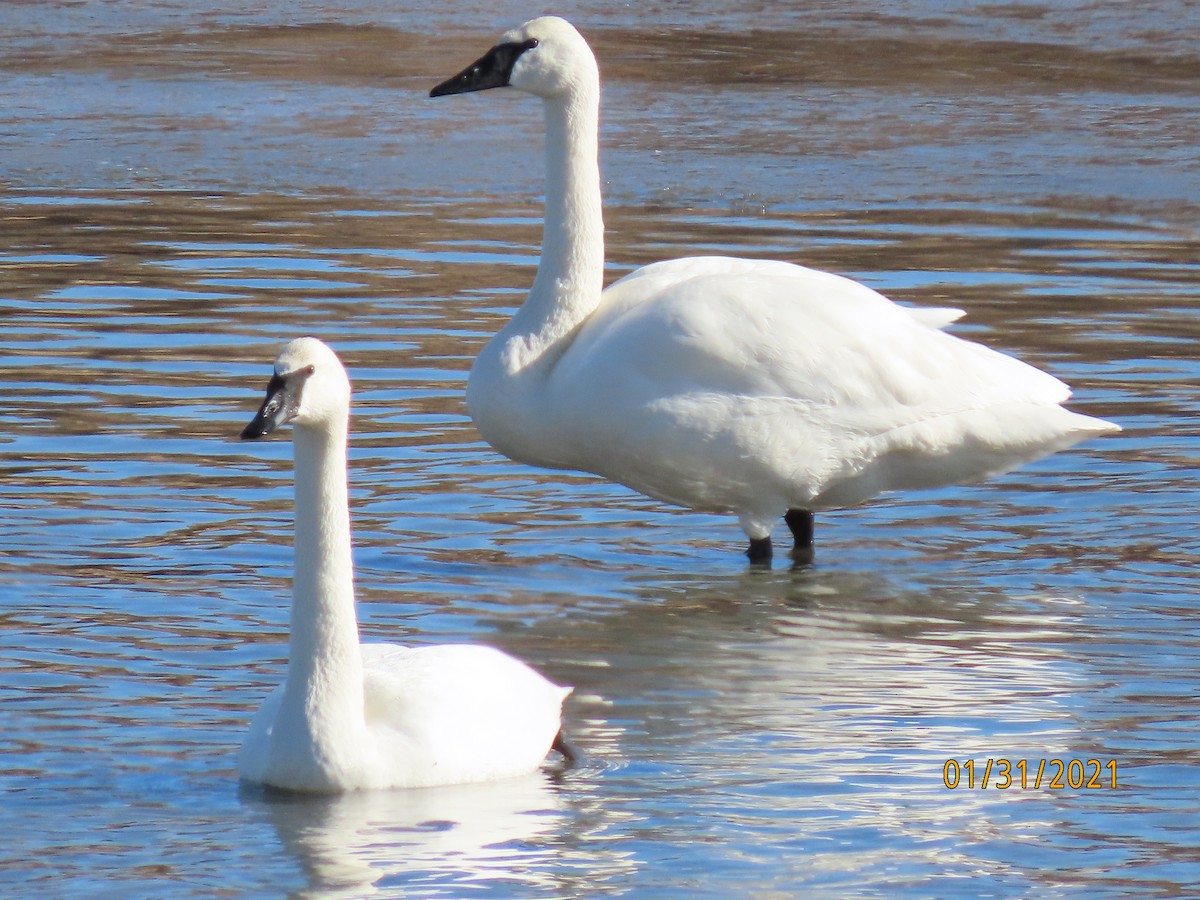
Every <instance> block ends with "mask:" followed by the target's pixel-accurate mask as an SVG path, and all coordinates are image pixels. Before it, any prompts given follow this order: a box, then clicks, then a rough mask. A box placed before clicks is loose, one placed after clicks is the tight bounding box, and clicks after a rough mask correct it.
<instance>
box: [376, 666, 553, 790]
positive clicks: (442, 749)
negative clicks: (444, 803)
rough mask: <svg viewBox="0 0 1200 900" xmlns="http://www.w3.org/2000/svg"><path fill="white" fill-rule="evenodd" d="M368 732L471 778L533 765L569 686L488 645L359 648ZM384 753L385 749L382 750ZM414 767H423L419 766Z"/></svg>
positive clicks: (550, 735)
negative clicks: (369, 729) (554, 682)
mask: <svg viewBox="0 0 1200 900" xmlns="http://www.w3.org/2000/svg"><path fill="white" fill-rule="evenodd" d="M363 664H364V683H365V702H366V710H367V721H368V726H369V727H370V728H371V730H372V731H374V732H376V733H380V734H383V733H386V732H390V737H389V738H387V739H385V741H384V743H385V744H386V743H387V742H388V740H390V741H392V742H394V744H395V745H396V747H397V752H404V753H406V754H408V755H410V756H412V755H414V754H416V755H419V756H420V758H421V759H424V760H426V761H427V764H428V765H429V766H430V768H431V770H432V769H434V768H436V769H437V771H438V773H439V775H438V778H439V779H444V778H445V777H446V776H445V773H446V772H461V773H462V777H461V778H452V779H451V780H476V779H480V778H491V777H500V776H502V775H506V774H516V773H519V772H525V771H530V770H532V769H534V768H536V767H537V765H538V764H539V763H540V762H541V760H542V759H543V758H544V757H545V755H546V752H547V751H548V750H549V749H550V744H551V742H552V741H553V740H554V737H555V735H556V734H557V733H558V731H559V727H560V721H561V710H562V702H563V700H564V699H565V697H566V696H567V694H569V693H570V689H569V688H563V687H560V686H558V685H556V684H553V683H552V682H550V681H549V680H548V679H546V678H544V677H543V676H541V675H540V674H538V673H537V672H536V671H534V670H533V669H532V668H530V667H529V666H527V665H525V664H524V663H523V662H521V661H520V660H517V659H514V658H513V657H511V656H509V655H508V654H506V653H503V652H501V651H500V650H496V649H495V648H492V647H484V646H479V645H467V644H462V645H439V646H432V647H415V648H408V647H399V646H396V645H372V644H364V645H363ZM384 752H387V751H386V747H385V748H384ZM416 764H418V765H419V764H420V762H419V761H417V762H416Z"/></svg>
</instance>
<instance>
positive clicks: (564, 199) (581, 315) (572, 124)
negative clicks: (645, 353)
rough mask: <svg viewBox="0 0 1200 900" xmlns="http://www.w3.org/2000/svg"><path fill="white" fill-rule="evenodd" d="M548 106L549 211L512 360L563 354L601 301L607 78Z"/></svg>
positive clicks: (515, 326)
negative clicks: (603, 84)
mask: <svg viewBox="0 0 1200 900" xmlns="http://www.w3.org/2000/svg"><path fill="white" fill-rule="evenodd" d="M545 110H546V215H545V226H544V228H545V230H544V233H543V236H542V256H541V260H540V262H539V263H538V271H537V277H536V278H535V279H534V282H533V288H532V289H531V290H530V292H529V296H528V298H527V299H526V300H525V303H524V304H523V305H522V307H521V309H520V310H519V311H518V312H517V314H516V315H515V316H514V317H513V320H512V323H511V324H510V326H509V335H510V336H511V339H510V340H509V341H508V346H507V355H508V359H507V360H506V367H507V368H508V369H509V370H510V371H517V370H520V369H522V368H524V367H525V366H527V365H529V364H530V363H532V362H534V361H535V360H537V359H539V358H543V357H545V356H549V357H550V358H551V359H553V358H556V357H557V352H556V350H557V351H561V349H563V348H564V347H565V342H566V341H569V339H570V337H571V335H572V334H573V332H574V330H575V329H576V327H577V326H578V325H579V324H580V323H581V322H583V321H584V320H585V319H586V318H587V317H588V315H590V314H591V312H592V311H593V310H594V309H595V308H596V305H597V304H598V303H599V302H600V292H601V289H602V288H603V283H604V212H603V208H602V206H601V197H600V164H599V121H600V83H599V78H598V77H596V78H594V79H581V80H580V81H579V82H577V83H576V84H575V85H574V86H573V89H572V90H571V91H570V92H569V93H568V94H566V95H565V96H564V97H554V98H548V99H547V100H546V101H545Z"/></svg>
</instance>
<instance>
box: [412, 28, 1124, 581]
mask: <svg viewBox="0 0 1200 900" xmlns="http://www.w3.org/2000/svg"><path fill="white" fill-rule="evenodd" d="M506 85H511V86H512V87H516V88H518V89H520V90H524V91H527V92H530V93H533V94H536V95H538V96H541V97H542V99H543V102H544V108H545V114H546V129H547V139H546V166H547V177H546V221H545V235H544V246H543V252H542V257H541V261H540V264H539V267H538V272H537V277H536V279H535V281H534V284H533V287H532V289H531V290H530V293H529V296H528V298H527V299H526V301H525V303H524V304H523V305H522V307H521V308H520V309H519V310H518V312H517V313H516V314H515V315H514V316H513V318H512V320H511V321H510V322H509V323H508V324H507V325H506V326H505V327H504V328H502V329H501V330H500V332H499V333H498V334H497V335H496V336H495V338H493V340H492V341H491V342H490V343H488V345H487V346H486V347H485V348H484V350H483V351H482V352H481V353H480V355H479V357H478V359H477V360H476V361H475V364H474V366H473V367H472V369H471V375H470V380H469V383H468V388H467V401H468V405H469V408H470V412H471V415H472V418H473V419H474V421H475V424H476V426H477V427H478V428H479V431H480V433H481V434H482V435H483V436H484V438H485V439H486V440H487V441H488V443H490V444H491V445H492V446H493V447H495V448H496V449H497V450H499V451H500V452H501V453H503V454H505V455H507V456H509V457H511V458H513V459H515V460H518V461H521V462H525V463H529V464H531V465H537V466H547V467H552V468H563V469H578V470H582V471H586V472H593V473H595V474H597V475H602V476H604V477H606V478H609V479H611V480H613V481H616V482H619V483H621V484H624V485H627V486H628V487H630V488H633V489H634V490H636V491H640V492H642V493H644V494H647V495H649V496H651V497H655V498H657V499H660V500H664V501H667V502H670V503H675V504H679V505H681V506H685V507H689V508H692V509H697V510H706V511H713V512H732V513H734V514H735V515H737V517H738V519H739V522H740V523H741V526H742V528H743V530H744V531H745V532H746V535H747V536H748V537H749V538H750V540H751V549H750V555H751V558H752V559H760V560H761V559H765V558H769V556H770V530H771V525H772V523H773V522H774V521H775V519H777V518H778V517H779V516H780V515H782V514H783V513H785V512H788V513H789V515H788V522H789V525H791V526H792V528H793V533H794V534H795V535H796V539H797V547H798V549H803V545H804V544H805V543H806V541H807V537H808V535H807V534H805V533H804V532H805V528H804V526H803V524H802V523H801V522H799V521H794V519H793V517H794V516H800V517H801V518H802V517H803V516H808V519H809V524H811V515H810V514H811V512H812V511H814V510H823V509H829V508H833V507H843V506H849V505H853V504H856V503H861V502H862V501H864V500H868V499H870V498H871V497H874V496H876V495H878V494H880V493H883V492H887V491H893V490H903V489H909V488H922V487H935V486H939V485H945V484H952V483H958V482H965V481H973V480H977V479H981V478H986V477H989V476H992V475H996V474H998V473H1001V472H1004V471H1007V470H1008V469H1011V468H1014V467H1015V466H1018V465H1020V464H1021V463H1024V462H1027V461H1029V460H1032V459H1036V458H1037V457H1039V456H1042V455H1044V454H1046V453H1050V452H1052V451H1055V450H1059V449H1062V448H1064V447H1068V446H1070V445H1072V444H1074V443H1076V442H1078V441H1080V440H1083V439H1085V438H1087V437H1090V436H1093V435H1097V434H1102V433H1104V432H1109V431H1116V430H1119V429H1118V428H1117V426H1115V425H1113V424H1112V423H1109V422H1105V421H1102V420H1100V419H1095V418H1091V417H1088V416H1083V415H1079V414H1077V413H1073V412H1070V411H1068V410H1066V409H1064V408H1062V406H1061V404H1062V403H1063V402H1064V401H1066V399H1067V398H1068V397H1069V396H1070V390H1069V389H1068V388H1067V386H1066V385H1065V384H1063V383H1062V382H1061V381H1059V380H1058V379H1056V378H1054V377H1052V376H1050V375H1047V374H1046V373H1044V372H1041V371H1039V370H1037V369H1035V368H1033V367H1032V366H1029V365H1027V364H1025V363H1022V362H1020V361H1019V360H1016V359H1014V358H1012V357H1010V356H1006V355H1004V354H1002V353H998V352H996V351H993V350H990V349H988V348H986V347H984V346H982V345H980V344H977V343H973V342H970V341H965V340H962V339H960V338H956V337H953V336H951V335H948V334H946V333H944V332H942V331H941V330H940V329H941V328H942V327H944V326H946V325H948V324H949V323H951V322H953V321H954V320H955V319H957V318H958V317H959V316H960V315H961V314H962V313H961V312H960V311H959V310H948V309H924V310H921V309H908V308H905V307H901V306H898V305H896V304H895V303H892V302H891V301H890V300H888V299H887V298H886V297H883V296H882V295H880V294H878V293H877V292H875V291H873V290H871V289H870V288H867V287H865V286H863V285H861V284H858V283H856V282H853V281H851V280H849V279H847V278H843V277H840V276H837V275H832V274H829V273H826V272H819V271H815V270H812V269H807V268H803V267H801V266H796V265H792V264H790V263H785V262H777V261H760V260H749V259H730V258H724V257H696V258H689V259H676V260H672V261H669V262H660V263H655V264H653V265H650V266H646V267H645V268H642V269H639V270H637V271H636V272H633V273H632V274H630V275H627V276H626V277H624V278H622V279H621V280H619V281H617V282H616V283H615V284H613V285H612V286H610V287H609V288H608V289H607V290H603V289H602V288H603V284H602V278H603V266H604V239H603V228H604V226H603V216H602V210H601V200H600V180H599V167H598V162H597V152H598V144H597V128H598V118H599V96H600V83H599V73H598V70H597V67H596V62H595V58H594V57H593V55H592V53H591V50H590V49H589V48H588V46H587V44H586V42H585V41H584V40H583V38H582V37H581V36H580V35H579V33H578V32H577V31H576V30H575V29H574V28H573V27H572V26H571V25H570V24H569V23H567V22H565V21H564V20H562V19H559V18H555V17H545V18H539V19H534V20H533V21H531V22H528V23H526V24H525V25H523V26H521V27H520V28H518V29H516V30H514V31H512V32H509V33H508V34H506V35H505V36H504V37H503V38H502V40H501V42H500V44H498V45H497V46H496V47H495V48H493V50H492V51H490V52H489V53H488V54H487V55H486V56H484V57H483V58H482V59H480V60H479V61H478V62H476V63H475V64H474V65H473V66H471V67H468V68H467V69H466V70H464V71H463V72H462V73H461V74H459V75H458V76H455V77H454V78H452V79H449V80H448V81H446V82H444V83H443V84H441V85H439V86H438V87H437V88H435V89H434V91H433V94H434V96H440V95H443V94H450V93H461V92H465V91H473V90H481V89H485V88H490V87H500V86H506Z"/></svg>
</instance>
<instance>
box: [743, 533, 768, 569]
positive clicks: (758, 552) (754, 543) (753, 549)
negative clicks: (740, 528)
mask: <svg viewBox="0 0 1200 900" xmlns="http://www.w3.org/2000/svg"><path fill="white" fill-rule="evenodd" d="M746 555H747V556H748V557H750V564H751V565H755V566H767V565H770V564H771V538H770V537H765V538H758V539H757V540H756V539H755V538H750V549H749V550H747V551H746Z"/></svg>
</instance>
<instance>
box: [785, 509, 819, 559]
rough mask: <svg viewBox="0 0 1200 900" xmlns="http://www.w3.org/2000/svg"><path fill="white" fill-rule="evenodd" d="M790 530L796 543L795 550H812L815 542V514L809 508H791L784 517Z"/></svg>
mask: <svg viewBox="0 0 1200 900" xmlns="http://www.w3.org/2000/svg"><path fill="white" fill-rule="evenodd" d="M783 521H785V522H787V527H788V530H790V531H791V532H792V537H793V538H795V540H796V544H795V546H794V547H793V548H792V549H793V550H812V544H813V514H812V513H810V512H809V511H808V510H807V509H789V510H788V511H787V514H786V515H785V516H784V517H783Z"/></svg>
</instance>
